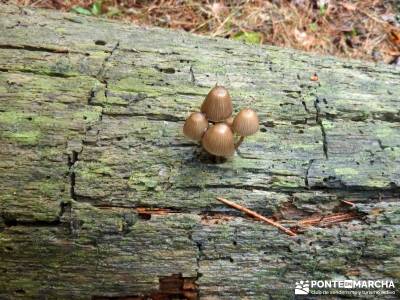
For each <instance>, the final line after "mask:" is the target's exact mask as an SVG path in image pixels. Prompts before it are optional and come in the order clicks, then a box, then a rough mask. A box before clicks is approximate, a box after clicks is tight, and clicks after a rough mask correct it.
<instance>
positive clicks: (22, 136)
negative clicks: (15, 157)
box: [3, 131, 40, 145]
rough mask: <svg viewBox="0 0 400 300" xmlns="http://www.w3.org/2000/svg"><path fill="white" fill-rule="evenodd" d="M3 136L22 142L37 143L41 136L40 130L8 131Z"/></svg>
mask: <svg viewBox="0 0 400 300" xmlns="http://www.w3.org/2000/svg"><path fill="white" fill-rule="evenodd" d="M3 136H4V137H5V138H7V139H9V140H13V141H17V142H19V143H22V144H27V145H35V144H37V143H38V141H39V138H40V131H23V132H6V133H5V134H3Z"/></svg>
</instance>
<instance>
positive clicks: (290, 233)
mask: <svg viewBox="0 0 400 300" xmlns="http://www.w3.org/2000/svg"><path fill="white" fill-rule="evenodd" d="M216 199H217V200H218V201H220V202H222V203H224V204H226V205H228V206H230V207H233V208H235V209H237V210H240V211H242V212H244V213H246V214H248V215H249V216H252V217H254V218H256V219H258V220H261V221H264V222H265V223H268V224H270V225H272V226H274V227H276V228H278V229H280V230H282V231H283V232H284V233H286V234H287V235H290V236H296V235H297V234H296V233H294V232H293V231H291V230H290V229H287V228H285V227H283V226H282V225H281V224H279V223H277V222H275V221H273V220H271V219H268V218H266V217H264V216H262V215H260V214H258V213H256V212H255V211H252V210H250V209H248V208H246V207H244V206H241V205H239V204H236V203H234V202H232V201H229V200H227V199H225V198H222V197H216Z"/></svg>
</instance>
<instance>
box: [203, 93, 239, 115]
mask: <svg viewBox="0 0 400 300" xmlns="http://www.w3.org/2000/svg"><path fill="white" fill-rule="evenodd" d="M232 111H233V106H232V99H231V96H230V95H229V92H228V90H227V89H226V88H224V87H223V86H215V87H213V88H212V89H211V91H210V92H209V93H208V95H207V97H206V99H204V102H203V104H202V105H201V112H202V113H204V114H205V115H206V117H207V119H208V120H210V121H213V122H220V121H223V120H225V119H227V118H229V117H230V116H231V115H232Z"/></svg>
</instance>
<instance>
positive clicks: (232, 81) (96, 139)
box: [0, 5, 400, 299]
mask: <svg viewBox="0 0 400 300" xmlns="http://www.w3.org/2000/svg"><path fill="white" fill-rule="evenodd" d="M0 32H1V37H0V98H1V102H0V188H1V193H0V262H1V264H0V298H2V299H3V298H4V299H18V298H31V299H41V298H49V299H65V298H73V299H109V298H112V297H114V299H145V298H146V297H151V298H153V299H176V298H186V299H197V298H200V299H266V298H269V299H281V298H282V299H287V298H293V297H294V287H295V282H296V281H299V280H318V279H323V280H335V279H336V280H338V279H353V280H361V279H387V280H394V282H395V284H396V288H397V290H396V291H397V293H398V292H399V290H398V284H399V279H400V267H399V266H400V251H399V250H400V247H399V245H400V241H399V232H400V227H399V225H400V224H399V222H400V204H399V194H400V130H399V129H400V128H399V124H400V123H399V122H400V101H399V95H400V84H399V82H400V81H399V79H400V70H399V69H398V68H397V69H396V68H395V67H391V66H386V65H379V64H378V65H376V64H372V63H366V62H360V61H349V60H342V59H337V58H332V57H319V56H315V55H310V54H306V53H302V52H299V51H295V50H290V49H281V48H276V47H269V46H264V47H255V46H250V45H246V44H242V43H239V42H235V41H230V40H225V39H217V38H209V37H200V36H195V35H191V34H188V33H183V32H177V31H168V30H164V29H155V28H153V29H149V28H140V27H135V26H132V25H128V24H123V23H118V22H113V21H108V20H103V19H100V18H90V17H82V16H78V15H73V14H67V13H59V12H54V11H46V10H33V9H27V8H18V7H15V6H10V5H8V6H7V5H1V6H0ZM216 83H218V84H222V85H224V86H226V87H227V88H228V89H229V91H230V93H231V95H232V97H233V102H234V107H235V108H236V109H239V108H244V107H252V108H254V109H255V110H256V111H257V113H258V115H259V117H260V122H261V124H260V125H261V129H260V132H259V133H257V134H256V135H254V136H252V137H250V138H248V139H246V140H245V141H244V143H243V144H242V145H241V147H240V153H237V154H236V155H235V157H234V158H232V159H230V160H228V161H226V162H224V163H215V162H214V161H212V160H210V158H209V157H207V156H206V155H204V153H202V152H201V151H200V150H199V149H198V146H196V144H194V143H191V142H190V141H188V140H186V139H185V138H184V136H183V134H182V125H183V121H184V119H185V118H186V117H187V116H188V114H189V112H192V111H196V110H198V108H199V106H200V104H201V102H202V100H203V98H204V96H205V95H206V94H207V92H208V91H209V89H210V87H212V86H214V85H215V84H216ZM216 197H224V198H228V199H232V200H233V201H234V202H235V203H238V204H240V205H243V206H245V207H248V208H250V209H251V210H254V211H256V212H258V213H259V214H262V215H264V216H265V217H268V218H272V219H273V220H274V221H275V222H278V223H280V224H282V225H283V226H285V227H287V228H291V230H293V231H295V232H296V233H297V236H295V237H290V236H288V235H286V234H283V233H281V232H280V231H279V230H277V229H276V228H274V227H271V226H267V225H265V224H264V223H261V222H258V221H256V220H253V219H250V218H246V217H245V216H244V215H242V214H241V213H240V212H238V211H235V210H234V209H231V208H229V207H226V206H225V205H224V204H222V203H219V202H218V201H216V200H215V198H216ZM346 202H349V203H351V204H354V205H348V204H346ZM382 297H387V298H388V299H390V298H394V297H395V296H394V295H386V296H382Z"/></svg>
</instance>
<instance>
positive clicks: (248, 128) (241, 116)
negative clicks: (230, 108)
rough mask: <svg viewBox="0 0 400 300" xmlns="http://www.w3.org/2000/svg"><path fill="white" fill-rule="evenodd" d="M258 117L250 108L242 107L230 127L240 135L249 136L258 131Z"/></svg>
mask: <svg viewBox="0 0 400 300" xmlns="http://www.w3.org/2000/svg"><path fill="white" fill-rule="evenodd" d="M258 128H259V124H258V117H257V114H256V112H255V111H254V110H252V109H250V108H245V109H242V110H241V111H240V112H239V113H238V114H237V116H236V117H235V119H234V120H233V124H232V129H233V131H234V132H236V133H237V134H239V135H240V136H249V135H252V134H254V133H256V132H257V131H258Z"/></svg>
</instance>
